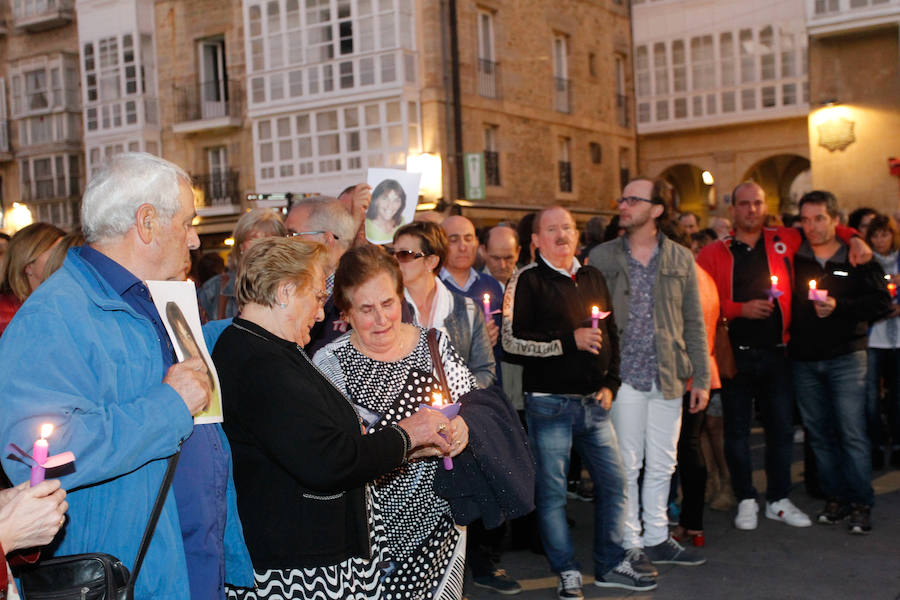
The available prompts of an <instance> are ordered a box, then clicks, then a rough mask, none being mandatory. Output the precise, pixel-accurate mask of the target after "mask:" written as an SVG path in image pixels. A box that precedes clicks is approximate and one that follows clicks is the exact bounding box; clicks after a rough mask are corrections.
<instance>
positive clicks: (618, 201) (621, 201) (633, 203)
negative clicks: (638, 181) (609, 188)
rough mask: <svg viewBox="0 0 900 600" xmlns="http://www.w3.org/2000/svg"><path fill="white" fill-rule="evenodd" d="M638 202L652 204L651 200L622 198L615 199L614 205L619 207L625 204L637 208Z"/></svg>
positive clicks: (635, 197) (637, 197) (638, 197)
mask: <svg viewBox="0 0 900 600" xmlns="http://www.w3.org/2000/svg"><path fill="white" fill-rule="evenodd" d="M638 202H647V203H650V204H653V200H649V199H647V198H641V197H640V196H623V197H622V198H616V204H618V205H620V206H621V205H622V204H627V205H628V206H637V204H638Z"/></svg>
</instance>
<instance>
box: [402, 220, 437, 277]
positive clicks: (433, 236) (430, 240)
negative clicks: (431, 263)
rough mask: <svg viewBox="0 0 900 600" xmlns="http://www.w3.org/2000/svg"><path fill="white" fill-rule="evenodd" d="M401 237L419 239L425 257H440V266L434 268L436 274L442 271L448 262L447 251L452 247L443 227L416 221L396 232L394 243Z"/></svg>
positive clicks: (429, 222) (428, 222)
mask: <svg viewBox="0 0 900 600" xmlns="http://www.w3.org/2000/svg"><path fill="white" fill-rule="evenodd" d="M401 235H409V236H412V237H414V238H416V239H418V240H419V243H420V244H421V246H422V252H423V253H424V254H425V256H431V255H432V254H433V255H434V256H437V257H438V264H437V266H436V267H435V268H434V272H435V273H437V272H438V271H440V270H441V267H442V266H444V261H445V260H447V250H448V248H449V247H450V241H449V240H448V239H447V233H446V232H445V231H444V228H443V227H441V226H440V225H438V224H437V223H432V222H431V221H415V222H413V223H409V224H408V225H404V226H403V227H401V228H400V229H398V230H397V231H395V232H394V243H397V240H398V239H399V238H400V236H401Z"/></svg>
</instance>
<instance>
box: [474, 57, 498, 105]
mask: <svg viewBox="0 0 900 600" xmlns="http://www.w3.org/2000/svg"><path fill="white" fill-rule="evenodd" d="M478 95H479V96H483V97H485V98H494V99H499V98H500V65H499V64H498V63H495V62H493V61H490V60H485V59H483V58H479V59H478Z"/></svg>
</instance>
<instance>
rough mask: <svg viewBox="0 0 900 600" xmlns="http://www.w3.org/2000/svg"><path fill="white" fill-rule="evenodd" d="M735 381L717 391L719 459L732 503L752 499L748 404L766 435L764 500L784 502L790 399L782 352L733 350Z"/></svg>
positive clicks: (791, 410)
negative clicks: (728, 476) (721, 451)
mask: <svg viewBox="0 0 900 600" xmlns="http://www.w3.org/2000/svg"><path fill="white" fill-rule="evenodd" d="M734 360H735V365H736V366H737V375H736V376H735V377H734V378H733V379H729V380H726V381H725V383H724V385H723V386H722V416H723V422H722V425H723V428H724V437H725V459H726V460H727V461H728V470H729V471H730V472H731V486H732V488H733V489H734V495H735V497H737V499H738V500H739V501H740V500H747V499H748V498H753V499H754V500H755V499H756V489H755V488H754V487H753V462H752V461H751V458H750V425H751V422H752V420H753V401H754V399H755V400H756V403H757V406H759V413H760V418H761V419H762V424H763V429H764V430H765V432H766V453H765V462H766V465H765V466H766V500H768V501H769V502H775V501H776V500H781V499H782V498H787V496H788V493H789V492H790V489H791V454H792V452H793V437H792V436H793V416H794V399H793V396H792V393H791V391H792V390H791V374H790V368H789V366H788V360H787V358H785V353H784V348H750V349H745V350H742V349H740V348H735V349H734Z"/></svg>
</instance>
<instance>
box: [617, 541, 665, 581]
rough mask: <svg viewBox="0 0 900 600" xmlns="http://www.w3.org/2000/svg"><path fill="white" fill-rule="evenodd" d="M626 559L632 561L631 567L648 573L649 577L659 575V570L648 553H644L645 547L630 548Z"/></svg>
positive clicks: (641, 573)
mask: <svg viewBox="0 0 900 600" xmlns="http://www.w3.org/2000/svg"><path fill="white" fill-rule="evenodd" d="M625 560H627V561H628V562H629V563H631V568H632V569H634V570H635V572H637V573H639V574H640V575H646V576H647V577H656V576H658V575H659V571H658V570H657V569H656V567H654V566H653V563H652V562H650V559H649V558H647V555H646V554H644V549H643V548H629V549H628V550H626V551H625Z"/></svg>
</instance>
